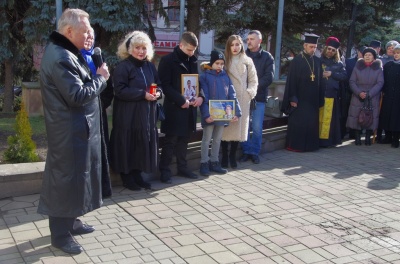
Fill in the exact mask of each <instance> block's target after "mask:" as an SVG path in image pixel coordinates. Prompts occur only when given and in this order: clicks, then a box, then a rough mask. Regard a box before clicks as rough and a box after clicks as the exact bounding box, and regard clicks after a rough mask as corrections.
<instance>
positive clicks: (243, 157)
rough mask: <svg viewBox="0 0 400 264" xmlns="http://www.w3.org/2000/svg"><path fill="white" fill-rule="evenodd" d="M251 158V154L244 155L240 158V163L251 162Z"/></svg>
mask: <svg viewBox="0 0 400 264" xmlns="http://www.w3.org/2000/svg"><path fill="white" fill-rule="evenodd" d="M249 158H250V156H249V154H243V155H242V156H241V157H240V159H239V162H246V161H248V160H249Z"/></svg>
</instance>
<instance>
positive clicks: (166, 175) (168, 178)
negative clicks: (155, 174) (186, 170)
mask: <svg viewBox="0 0 400 264" xmlns="http://www.w3.org/2000/svg"><path fill="white" fill-rule="evenodd" d="M160 181H161V182H162V183H167V184H171V183H172V174H171V172H170V171H161V176H160Z"/></svg>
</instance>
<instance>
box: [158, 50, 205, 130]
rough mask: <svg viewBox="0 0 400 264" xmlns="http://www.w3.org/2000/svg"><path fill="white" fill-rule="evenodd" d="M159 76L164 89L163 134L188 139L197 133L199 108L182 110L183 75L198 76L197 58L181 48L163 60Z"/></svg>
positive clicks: (159, 68) (184, 100)
mask: <svg viewBox="0 0 400 264" xmlns="http://www.w3.org/2000/svg"><path fill="white" fill-rule="evenodd" d="M158 74H159V77H160V80H161V84H162V87H163V92H164V95H165V98H164V112H165V120H164V121H162V122H161V132H162V133H165V134H167V135H173V136H182V137H187V136H189V135H190V133H191V132H193V131H196V121H197V120H196V119H197V107H192V106H190V107H189V108H182V107H181V106H182V105H184V104H185V103H186V99H185V97H184V96H183V95H182V83H181V77H182V74H198V69H197V58H196V57H195V56H191V57H188V56H187V55H186V54H184V53H183V52H182V51H181V50H180V48H179V46H176V47H175V48H174V51H173V52H172V53H170V54H168V55H166V56H164V57H162V58H161V60H160V63H159V65H158Z"/></svg>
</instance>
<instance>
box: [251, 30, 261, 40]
mask: <svg viewBox="0 0 400 264" xmlns="http://www.w3.org/2000/svg"><path fill="white" fill-rule="evenodd" d="M252 34H255V35H257V37H258V38H259V39H262V34H261V32H260V31H259V30H250V32H249V34H248V35H252Z"/></svg>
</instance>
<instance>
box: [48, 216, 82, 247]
mask: <svg viewBox="0 0 400 264" xmlns="http://www.w3.org/2000/svg"><path fill="white" fill-rule="evenodd" d="M82 225H83V223H82V221H81V220H79V219H77V218H76V217H53V216H49V228H50V233H51V244H52V245H55V246H58V247H62V246H64V245H65V244H66V243H68V242H69V241H70V240H72V239H73V237H72V235H71V231H72V230H74V229H79V228H80V227H81V226H82Z"/></svg>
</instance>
